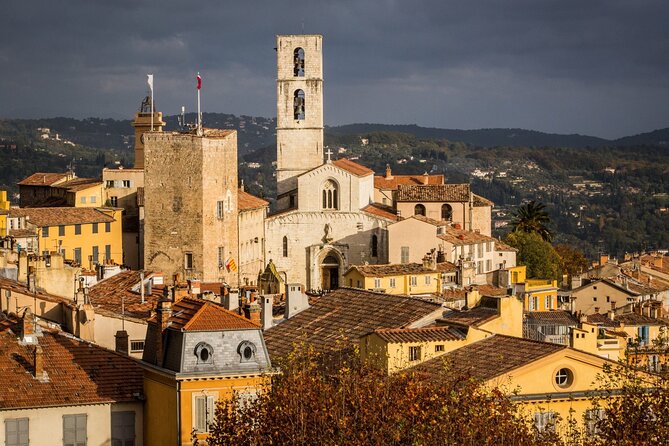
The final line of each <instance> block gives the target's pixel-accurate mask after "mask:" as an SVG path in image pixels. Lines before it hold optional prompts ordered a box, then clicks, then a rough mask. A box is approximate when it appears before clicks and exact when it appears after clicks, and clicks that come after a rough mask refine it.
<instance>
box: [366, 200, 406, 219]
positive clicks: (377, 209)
mask: <svg viewBox="0 0 669 446" xmlns="http://www.w3.org/2000/svg"><path fill="white" fill-rule="evenodd" d="M361 210H362V212H367V213H368V214H372V215H376V216H377V217H383V218H387V219H388V220H393V221H397V220H399V217H398V216H397V213H395V210H394V209H393V208H392V207H390V206H384V205H382V204H378V203H372V204H368V205H367V206H365V207H364V208H362V209H361Z"/></svg>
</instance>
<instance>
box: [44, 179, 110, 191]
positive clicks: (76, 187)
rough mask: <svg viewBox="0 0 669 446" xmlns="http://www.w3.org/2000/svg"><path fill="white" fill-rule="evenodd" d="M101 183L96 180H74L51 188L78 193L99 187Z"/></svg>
mask: <svg viewBox="0 0 669 446" xmlns="http://www.w3.org/2000/svg"><path fill="white" fill-rule="evenodd" d="M101 184H102V181H101V180H99V179H97V178H75V179H73V180H70V181H65V182H63V183H58V184H56V185H54V186H53V187H57V188H60V189H67V190H68V191H71V192H78V191H80V190H85V189H89V188H91V187H94V186H100V185H101Z"/></svg>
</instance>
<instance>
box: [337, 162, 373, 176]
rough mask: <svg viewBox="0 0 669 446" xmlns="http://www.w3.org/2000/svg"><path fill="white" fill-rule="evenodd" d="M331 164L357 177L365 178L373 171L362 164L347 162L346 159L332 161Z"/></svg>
mask: <svg viewBox="0 0 669 446" xmlns="http://www.w3.org/2000/svg"><path fill="white" fill-rule="evenodd" d="M332 164H334V165H335V166H337V167H339V168H340V169H344V170H345V171H347V172H349V173H352V174H353V175H355V176H358V177H366V176H367V175H371V174H373V173H374V171H373V170H372V169H370V168H369V167H365V166H363V165H362V164H358V163H356V162H353V161H351V160H347V159H346V158H342V159H338V160H334V161H332Z"/></svg>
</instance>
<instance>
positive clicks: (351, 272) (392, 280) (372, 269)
mask: <svg viewBox="0 0 669 446" xmlns="http://www.w3.org/2000/svg"><path fill="white" fill-rule="evenodd" d="M456 273H457V267H456V266H455V265H454V264H452V263H450V262H442V263H437V262H436V261H432V260H427V261H426V262H424V263H407V264H395V265H353V266H351V267H350V268H349V269H348V271H346V273H344V283H345V285H346V286H349V287H354V288H363V289H366V290H372V291H382V292H385V293H388V294H405V295H409V296H415V295H420V296H432V295H437V296H438V295H440V294H441V292H442V291H443V289H444V287H445V286H446V284H454V283H455V281H456Z"/></svg>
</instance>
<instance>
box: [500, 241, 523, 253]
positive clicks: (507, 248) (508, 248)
mask: <svg viewBox="0 0 669 446" xmlns="http://www.w3.org/2000/svg"><path fill="white" fill-rule="evenodd" d="M495 251H511V252H518V250H517V249H516V248H514V247H513V246H510V245H507V244H506V243H504V242H503V241H501V240H495Z"/></svg>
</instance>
